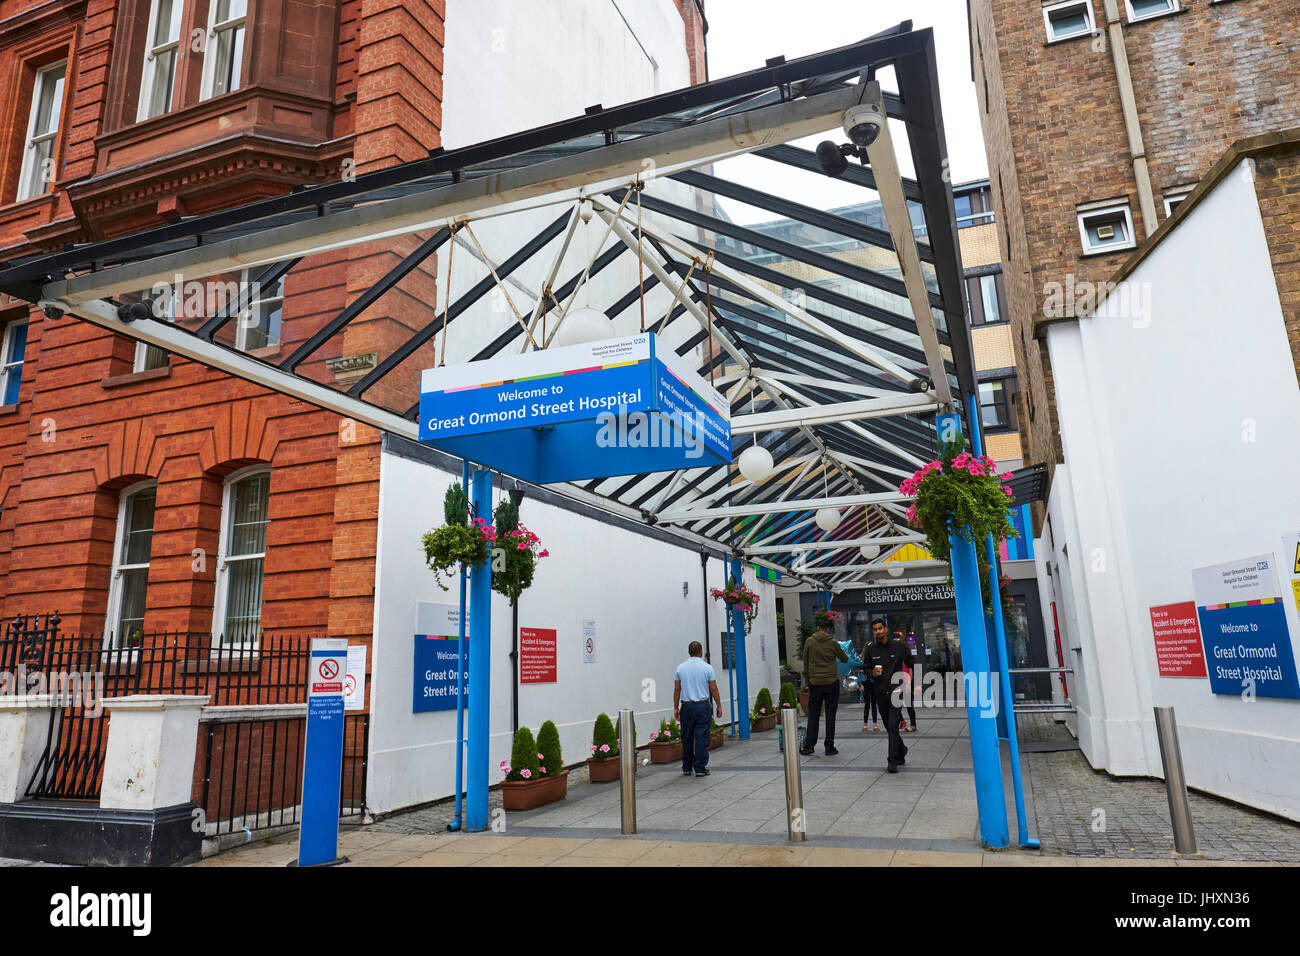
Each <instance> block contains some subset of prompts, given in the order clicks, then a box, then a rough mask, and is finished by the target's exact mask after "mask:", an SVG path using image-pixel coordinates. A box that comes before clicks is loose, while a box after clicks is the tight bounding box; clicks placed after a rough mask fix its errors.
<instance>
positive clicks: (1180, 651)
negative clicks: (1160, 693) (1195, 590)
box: [1151, 601, 1206, 677]
mask: <svg viewBox="0 0 1300 956" xmlns="http://www.w3.org/2000/svg"><path fill="white" fill-rule="evenodd" d="M1151 631H1152V633H1154V634H1155V638H1156V666H1157V667H1158V668H1159V669H1160V676H1161V677H1205V676H1206V673H1205V648H1204V647H1203V646H1202V644H1201V628H1200V625H1198V624H1197V622H1196V602H1195V601H1184V602H1183V603H1182V604H1164V605H1161V606H1159V607H1153V608H1151Z"/></svg>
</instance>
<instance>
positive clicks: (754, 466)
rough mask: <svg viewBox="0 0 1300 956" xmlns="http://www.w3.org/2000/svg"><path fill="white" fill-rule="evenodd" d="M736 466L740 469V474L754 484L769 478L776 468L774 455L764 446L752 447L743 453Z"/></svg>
mask: <svg viewBox="0 0 1300 956" xmlns="http://www.w3.org/2000/svg"><path fill="white" fill-rule="evenodd" d="M736 465H737V467H738V468H740V473H741V474H742V475H744V476H745V477H746V478H748V479H749V480H750V481H752V482H754V484H758V483H759V482H760V481H762V480H764V479H765V478H767V476H768V475H770V474H772V471H773V469H775V468H776V463H775V462H774V461H772V453H771V452H770V451H768V450H767V449H766V448H764V447H763V446H762V445H750V446H749V447H748V448H746V449H745V450H744V451H742V452H741V453H740V458H739V459H738V460H737V462H736Z"/></svg>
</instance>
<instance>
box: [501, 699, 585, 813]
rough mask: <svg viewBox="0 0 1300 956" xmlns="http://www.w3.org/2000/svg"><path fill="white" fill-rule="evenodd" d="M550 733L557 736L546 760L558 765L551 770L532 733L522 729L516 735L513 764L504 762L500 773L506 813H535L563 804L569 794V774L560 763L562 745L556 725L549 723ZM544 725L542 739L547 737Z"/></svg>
mask: <svg viewBox="0 0 1300 956" xmlns="http://www.w3.org/2000/svg"><path fill="white" fill-rule="evenodd" d="M547 724H550V732H551V733H552V734H554V735H555V738H554V742H553V744H551V751H550V752H549V753H548V754H547V757H548V758H549V759H551V760H552V761H555V762H554V763H552V764H551V765H550V766H547V765H546V764H544V763H542V759H543V756H542V753H541V752H540V750H539V748H538V746H537V742H536V741H535V740H534V739H533V734H532V731H530V730H529V729H528V728H527V727H520V728H519V729H518V730H516V731H515V741H514V746H513V748H512V749H511V751H510V763H506V762H505V761H504V760H503V761H501V772H502V773H504V774H505V775H506V779H505V780H504V781H503V782H502V784H501V803H502V806H504V807H505V808H506V809H507V810H532V809H533V808H535V807H540V806H544V805H545V804H548V803H554V802H555V801H556V800H563V799H564V796H565V794H566V793H567V792H568V776H569V771H567V770H565V769H564V766H563V764H562V763H560V762H559V761H560V760H561V757H560V741H559V734H558V732H556V730H555V725H554V724H552V723H551V722H550V721H547ZM544 728H545V725H543V731H542V732H541V733H542V735H543V736H544V737H545V736H546V733H545V730H544Z"/></svg>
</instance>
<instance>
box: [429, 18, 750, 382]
mask: <svg viewBox="0 0 1300 956" xmlns="http://www.w3.org/2000/svg"><path fill="white" fill-rule="evenodd" d="M620 10H621V11H622V13H623V16H625V17H626V18H627V21H628V22H627V23H625V22H624V20H623V19H622V17H620V16H619V11H620ZM629 24H630V26H629ZM638 41H639V44H640V45H638ZM642 46H644V47H645V50H646V51H648V53H649V55H650V56H652V57H653V58H654V60H655V62H656V63H657V64H658V67H657V69H656V68H655V67H652V66H651V64H650V61H649V60H648V59H647V55H646V53H645V52H642V49H641V47H642ZM759 65H760V64H759V63H757V62H756V63H755V66H759ZM690 82H691V81H690V63H689V60H688V59H687V56H686V32H685V26H684V24H683V21H682V17H681V14H679V13H678V12H677V8H676V7H675V6H674V4H673V3H672V0H618V3H617V7H616V6H615V3H614V2H613V0H527V2H521V0H454V2H452V3H449V4H448V5H447V21H446V45H445V50H444V72H443V104H442V106H443V116H442V119H443V125H442V143H443V146H444V147H445V148H446V149H456V148H459V147H462V146H469V145H473V144H475V143H481V142H484V141H486V140H490V139H495V138H497V137H500V136H505V135H507V134H511V133H518V132H522V131H525V130H530V129H534V128H536V127H538V126H543V125H546V124H550V123H556V122H559V121H561V120H567V119H572V118H574V117H580V116H582V115H583V112H584V111H585V110H586V109H587V107H590V106H595V105H596V104H601V105H602V106H604V107H606V108H609V107H614V106H621V105H623V104H625V103H631V102H634V101H636V100H640V99H644V98H646V97H648V96H653V95H655V94H656V93H664V92H669V91H671V90H676V89H680V88H682V87H686V86H690ZM653 169H654V167H653V161H652V157H650V156H647V166H646V174H645V177H644V178H645V179H646V180H647V182H648V183H649V185H648V186H647V189H646V191H647V193H651V194H654V195H656V196H660V197H663V198H666V199H671V200H672V201H674V202H677V203H679V204H682V205H686V206H690V207H694V205H695V198H694V190H692V189H690V188H688V187H686V186H682V185H680V184H677V183H672V182H669V181H667V180H654V178H653ZM565 208H566V207H564V206H546V207H543V208H540V209H534V210H528V211H525V212H517V213H513V214H511V215H508V216H501V217H494V218H492V219H486V220H481V221H479V222H476V223H474V224H473V225H472V229H473V231H474V235H475V236H476V237H477V239H478V241H479V243H480V244H481V245H482V247H483V250H484V252H486V254H487V255H488V257H489V258H491V259H492V260H493V261H494V262H496V263H500V262H502V261H504V260H505V259H506V258H508V257H509V256H510V255H511V254H512V253H514V252H515V250H517V249H518V248H519V247H520V246H522V245H523V244H524V243H525V242H527V241H528V240H529V239H530V238H532V237H533V236H535V235H536V234H537V233H539V232H541V231H542V229H544V228H545V227H546V226H547V225H548V224H549V223H551V222H552V221H553V220H554V219H555V218H556V217H558V216H559V215H560V214H561V213H563V212H564V211H565ZM643 221H644V225H646V226H650V225H659V226H666V225H667V223H668V220H665V219H663V218H662V217H660V216H657V215H654V214H651V213H648V212H647V213H644V214H643ZM674 229H675V230H676V231H677V233H678V234H679V235H681V236H682V237H683V238H685V239H687V240H688V241H692V242H695V243H696V244H702V243H701V239H700V235H699V231H698V230H697V229H695V228H694V227H688V226H685V225H682V224H675V225H674ZM461 239H462V242H463V244H462V245H458V246H457V248H456V249H455V251H454V253H450V255H449V250H448V249H447V247H446V246H444V247H443V248H442V249H441V250H439V252H438V253H437V256H436V269H437V278H438V301H437V303H436V305H437V307H438V308H439V309H441V308H443V307H444V305H445V298H444V297H445V294H446V290H447V287H448V283H447V282H446V281H445V279H446V275H447V268H448V259H449V258H450V259H451V275H452V280H451V283H450V288H451V291H452V299H453V301H454V300H455V299H457V298H459V297H460V296H462V295H463V294H464V293H465V292H466V291H467V290H469V289H470V288H471V287H473V285H474V284H475V283H477V282H478V281H479V280H481V279H482V278H484V277H485V276H486V275H487V274H488V273H487V269H486V267H485V266H484V265H483V264H482V263H481V262H480V261H477V260H476V258H475V255H476V253H477V249H475V248H474V246H473V240H472V239H471V238H470V237H469V236H468V235H467V234H462V236H461ZM619 242H620V240H619V239H618V238H617V237H616V236H610V237H609V238H608V239H605V225H604V223H603V222H602V221H601V220H600V218H599V217H593V219H592V220H591V222H589V223H587V224H585V225H580V226H579V227H578V229H577V232H576V233H575V235H574V237H573V240H572V243H571V244H570V246H569V249H568V251H567V254H566V256H565V258H564V260H563V264H562V266H561V268H560V270H559V274H558V278H557V280H556V282H555V286H556V287H557V288H558V287H560V286H561V285H562V284H563V283H564V282H565V281H567V280H568V279H569V278H570V277H572V276H575V275H578V274H580V273H581V272H582V270H583V268H584V266H585V265H586V263H587V262H588V261H589V260H591V259H592V258H594V257H595V256H596V255H597V254H598V253H600V252H603V251H606V250H608V249H610V248H611V246H614V245H617V244H619ZM561 243H562V237H556V238H554V239H552V240H551V242H550V243H549V244H548V245H547V246H546V247H544V248H543V249H541V250H540V251H539V252H537V253H536V255H534V256H533V257H532V259H530V260H529V261H528V262H527V263H525V264H524V265H523V266H521V267H520V268H519V269H518V270H516V271H515V272H514V273H513V275H512V276H511V277H510V278H509V279H508V280H507V291H508V293H509V296H510V301H506V299H505V297H504V296H503V295H501V294H498V293H495V292H493V293H491V294H489V295H487V296H484V297H483V298H482V299H481V300H479V301H478V302H477V303H476V304H475V305H473V306H471V307H470V308H469V309H468V310H467V311H466V312H464V313H463V314H462V315H461V316H460V317H459V318H458V319H457V320H456V321H455V322H453V323H452V327H451V329H450V330H449V333H448V335H447V360H448V362H451V363H456V362H464V361H467V360H468V359H469V358H470V357H472V356H473V355H475V354H477V353H478V352H479V351H480V350H481V349H482V348H483V347H484V346H486V345H487V344H488V343H490V342H492V341H493V340H494V339H496V338H497V336H499V335H500V334H501V333H502V332H504V331H505V330H506V329H508V328H509V327H510V326H511V325H515V324H517V320H516V318H515V315H514V310H512V308H511V305H513V306H514V308H515V309H517V310H518V311H519V312H520V313H522V314H524V315H525V316H527V315H531V313H532V309H533V306H534V304H535V303H536V301H537V295H538V291H539V290H540V288H541V285H542V282H543V281H544V279H545V277H546V274H547V272H548V271H549V269H550V267H551V263H552V261H553V260H554V257H555V255H556V253H557V252H558V250H559V249H560V247H561ZM649 255H650V256H655V253H654V252H653V250H651V251H650V253H649ZM431 261H433V260H431ZM645 276H646V277H647V278H650V277H651V276H650V272H649V271H648V270H647V271H646V273H645ZM639 279H640V276H639V273H638V269H637V260H636V256H635V255H634V254H633V253H631V252H626V253H624V254H623V256H622V257H621V258H620V259H618V260H617V261H615V262H614V263H612V264H611V265H610V266H608V267H607V268H606V269H604V270H603V271H601V272H599V273H597V274H595V275H593V276H592V277H591V279H590V281H589V283H588V286H587V287H586V288H584V289H582V290H580V291H579V292H578V295H577V297H576V298H575V299H574V300H573V302H574V305H575V306H578V307H581V306H588V305H589V306H591V307H594V308H597V309H602V310H603V309H605V308H607V307H608V306H609V305H611V304H612V303H613V302H615V301H617V300H618V299H619V298H620V297H621V296H623V295H625V294H626V293H627V292H628V291H629V290H631V289H632V288H634V287H635V286H637V285H638V282H639ZM652 285H653V283H652ZM671 301H672V293H671V292H670V291H668V290H666V289H665V288H664V287H662V286H654V287H653V288H652V289H651V290H650V292H648V293H647V294H646V325H647V326H648V325H650V324H652V323H654V322H657V321H658V320H659V319H660V318H661V317H662V316H663V315H664V313H665V311H666V310H667V307H668V304H669V303H670V302H671ZM564 304H565V305H566V307H567V306H568V304H569V303H568V302H567V301H566V302H565V303H564ZM558 313H559V310H554V311H553V312H552V314H551V315H550V316H548V318H547V320H546V321H547V327H546V329H547V331H548V332H550V331H551V330H553V328H554V324H555V321H556V315H558ZM616 323H617V324H616V325H615V327H614V328H613V329H612V331H611V337H613V336H615V335H630V334H632V333H633V332H635V331H638V330H639V329H640V328H641V309H640V305H639V303H634V304H633V306H632V307H630V308H628V309H626V310H625V311H624V313H623V315H622V316H620V317H616ZM695 329H696V327H695V326H694V325H693V324H692V323H689V322H681V323H678V327H677V328H676V329H674V330H673V331H672V332H671V333H669V335H667V336H666V337H665V340H666V344H668V345H672V346H674V347H675V346H677V345H680V344H681V342H683V341H685V340H686V339H687V338H689V337H690V335H692V334H694V331H695ZM524 345H525V340H524V339H523V338H522V337H520V339H519V346H520V348H522V347H523V346H524ZM515 351H519V348H516V349H515ZM692 358H693V359H694V360H695V364H696V367H702V366H703V365H704V361H705V356H704V351H703V346H700V347H698V348H697V349H696V351H695V353H694V354H693V356H692Z"/></svg>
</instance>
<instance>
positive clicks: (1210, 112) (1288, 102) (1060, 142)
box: [971, 0, 1300, 526]
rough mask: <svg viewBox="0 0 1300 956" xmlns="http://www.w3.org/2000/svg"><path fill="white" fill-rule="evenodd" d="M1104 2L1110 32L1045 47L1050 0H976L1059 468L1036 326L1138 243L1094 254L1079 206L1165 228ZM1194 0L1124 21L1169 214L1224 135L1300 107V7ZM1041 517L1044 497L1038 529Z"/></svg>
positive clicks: (1022, 299) (1005, 188)
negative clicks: (1057, 295)
mask: <svg viewBox="0 0 1300 956" xmlns="http://www.w3.org/2000/svg"><path fill="white" fill-rule="evenodd" d="M1092 5H1093V14H1094V19H1095V22H1096V23H1097V24H1098V25H1099V27H1101V28H1102V32H1100V33H1099V34H1097V35H1094V36H1084V37H1080V38H1076V39H1071V40H1066V41H1063V42H1059V43H1053V44H1048V43H1047V42H1046V39H1047V38H1046V33H1045V29H1044V25H1043V17H1042V12H1041V6H1042V4H1041V3H1039V2H1030V3H1025V2H1023V0H972V2H971V47H972V54H973V56H974V59H975V75H976V93H977V98H978V101H979V105H980V110H981V121H982V123H983V127H984V139H985V146H986V150H987V153H988V157H989V175H990V179H991V180H992V187H993V192H994V201H995V208H996V211H997V214H998V230H999V235H1000V237H1001V242H1002V244H1003V247H1004V256H1005V262H1004V269H1005V272H1006V278H1007V295H1008V304H1009V307H1010V311H1011V317H1012V323H1013V328H1014V339H1015V348H1016V355H1017V365H1018V366H1019V368H1020V369H1021V377H1022V388H1023V391H1022V398H1021V400H1020V406H1019V410H1020V411H1021V412H1023V413H1025V414H1023V415H1022V418H1021V421H1022V422H1023V423H1024V426H1023V428H1022V432H1023V434H1024V451H1025V459H1026V461H1027V462H1047V463H1048V465H1049V469H1050V468H1052V466H1054V464H1055V462H1056V461H1058V460H1060V458H1061V448H1060V438H1059V427H1058V422H1057V417H1056V408H1055V400H1054V397H1053V391H1052V377H1051V368H1050V363H1049V361H1048V357H1047V350H1046V343H1045V341H1043V340H1041V339H1040V340H1037V341H1036V340H1035V339H1034V331H1035V328H1036V327H1038V325H1039V323H1040V322H1041V321H1042V319H1043V318H1044V315H1043V312H1044V302H1045V299H1046V296H1047V295H1048V293H1049V291H1050V290H1051V286H1050V285H1049V283H1061V284H1062V285H1064V284H1065V283H1066V282H1067V281H1070V280H1073V281H1074V282H1076V283H1078V282H1082V281H1090V282H1101V281H1105V280H1107V279H1108V278H1109V277H1110V276H1111V275H1113V274H1114V273H1115V272H1116V270H1117V269H1118V268H1119V266H1120V265H1121V264H1122V262H1123V261H1124V259H1125V258H1126V257H1127V255H1129V253H1126V252H1115V253H1110V254H1105V255H1094V256H1084V255H1082V250H1081V248H1080V240H1079V233H1078V226H1077V219H1076V207H1077V206H1078V205H1080V204H1082V203H1087V202H1093V201H1101V200H1111V199H1116V200H1127V201H1128V202H1129V205H1130V208H1131V210H1132V216H1133V221H1134V226H1135V230H1136V235H1137V237H1138V238H1139V239H1140V238H1141V237H1142V236H1144V235H1146V234H1147V233H1148V232H1150V231H1153V230H1154V228H1155V227H1156V225H1158V223H1144V222H1142V214H1141V210H1140V208H1139V202H1138V195H1137V184H1136V180H1135V177H1134V174H1133V170H1132V165H1131V159H1132V157H1131V155H1130V151H1129V145H1128V140H1127V137H1126V134H1125V129H1124V125H1123V117H1122V113H1121V108H1120V100H1119V92H1118V84H1117V81H1116V79H1115V70H1114V65H1113V61H1112V54H1111V50H1110V48H1109V45H1108V44H1109V39H1108V36H1107V35H1106V33H1105V29H1104V28H1105V23H1106V20H1105V11H1104V5H1103V2H1102V0H1092ZM1183 8H1184V11H1183V12H1181V13H1177V14H1173V15H1169V16H1164V17H1159V18H1156V19H1152V20H1147V21H1143V22H1139V23H1134V24H1128V23H1125V25H1124V34H1125V44H1126V49H1127V52H1128V60H1129V65H1130V70H1131V72H1132V76H1133V86H1134V92H1135V97H1136V101H1137V104H1138V114H1139V122H1140V124H1141V127H1142V133H1143V137H1144V140H1145V147H1146V152H1147V157H1148V162H1149V167H1150V175H1151V179H1152V184H1153V191H1154V193H1155V200H1156V204H1157V206H1159V207H1160V211H1159V215H1160V216H1161V217H1163V215H1164V211H1163V204H1162V197H1163V194H1164V193H1165V192H1166V191H1167V190H1172V189H1174V188H1176V187H1181V186H1188V185H1191V184H1194V183H1195V182H1196V181H1197V180H1198V179H1200V177H1201V176H1203V175H1204V174H1205V173H1206V172H1207V171H1208V170H1209V169H1210V167H1211V166H1212V165H1213V163H1214V162H1215V160H1216V159H1218V157H1219V156H1220V155H1221V154H1222V153H1223V151H1224V150H1225V148H1226V147H1227V146H1228V144H1230V143H1231V142H1233V141H1235V140H1237V139H1240V138H1242V137H1244V136H1249V135H1251V134H1254V133H1258V132H1263V131H1266V130H1269V129H1275V128H1280V127H1284V126H1290V125H1293V124H1294V122H1295V117H1296V116H1297V114H1300V81H1298V79H1297V77H1300V58H1298V55H1297V53H1296V49H1297V47H1296V44H1295V41H1294V38H1295V37H1296V35H1297V34H1298V33H1300V4H1296V3H1283V4H1279V3H1273V2H1270V0H1232V2H1227V3H1210V2H1208V0H1185V2H1184V3H1183ZM1120 9H1121V10H1122V9H1123V3H1122V2H1121V3H1120ZM1040 331H1041V330H1040ZM1026 406H1028V407H1026ZM1041 517H1042V515H1041V509H1037V511H1036V514H1035V523H1036V526H1038V525H1039V523H1040V522H1041Z"/></svg>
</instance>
